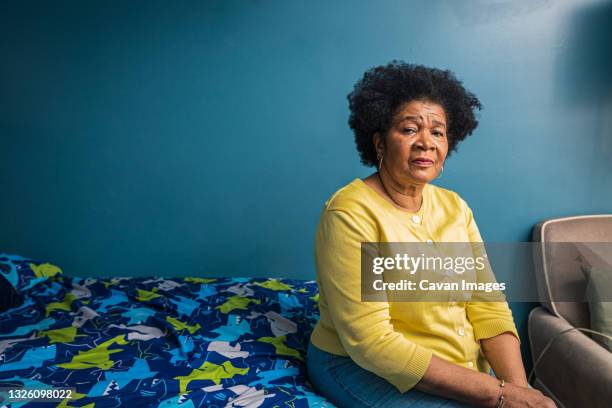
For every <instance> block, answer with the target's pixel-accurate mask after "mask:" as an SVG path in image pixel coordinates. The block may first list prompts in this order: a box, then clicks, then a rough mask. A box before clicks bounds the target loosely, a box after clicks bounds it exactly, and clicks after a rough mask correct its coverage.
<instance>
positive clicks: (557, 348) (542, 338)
mask: <svg viewBox="0 0 612 408" xmlns="http://www.w3.org/2000/svg"><path fill="white" fill-rule="evenodd" d="M570 328H572V325H570V324H569V323H568V322H567V321H566V320H565V319H562V318H560V317H558V316H555V315H553V314H551V313H550V312H548V311H547V310H546V309H544V308H542V307H536V308H535V309H533V310H532V311H531V313H530V314H529V342H530V345H531V353H532V356H533V361H534V363H535V362H536V361H537V360H538V358H539V357H540V355H541V354H542V350H543V349H544V347H546V345H547V344H548V342H549V341H550V340H551V339H552V338H553V337H555V336H556V335H557V334H559V333H561V332H562V331H564V330H567V329H570ZM535 376H536V378H537V382H536V383H535V384H534V386H535V387H536V388H539V389H540V390H541V391H542V392H543V393H545V394H547V395H548V396H550V397H551V398H553V399H556V400H558V401H560V402H561V403H562V404H563V405H564V406H565V407H566V408H573V407H593V408H597V407H601V408H605V407H609V406H610V405H609V404H610V401H612V353H610V352H609V351H608V350H606V349H604V348H603V347H602V346H600V345H599V344H598V343H596V342H595V341H594V340H593V339H591V338H590V337H588V336H586V335H585V334H584V333H582V332H579V331H577V330H574V331H571V332H568V333H564V334H562V335H560V336H559V337H557V338H556V339H555V340H554V341H553V343H552V345H551V346H550V347H549V349H548V350H547V351H546V353H545V355H544V357H542V359H541V360H540V362H539V363H538V364H537V366H536V371H535Z"/></svg>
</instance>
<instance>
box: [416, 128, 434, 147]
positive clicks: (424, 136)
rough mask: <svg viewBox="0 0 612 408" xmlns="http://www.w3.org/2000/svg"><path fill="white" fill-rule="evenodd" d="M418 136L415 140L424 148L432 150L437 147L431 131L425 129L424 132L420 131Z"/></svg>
mask: <svg viewBox="0 0 612 408" xmlns="http://www.w3.org/2000/svg"><path fill="white" fill-rule="evenodd" d="M418 136H419V137H418V139H417V140H416V142H415V144H416V146H417V147H419V148H421V149H424V150H430V149H434V148H435V145H434V143H433V136H432V134H431V133H430V132H429V131H427V130H423V131H422V132H419V135H418Z"/></svg>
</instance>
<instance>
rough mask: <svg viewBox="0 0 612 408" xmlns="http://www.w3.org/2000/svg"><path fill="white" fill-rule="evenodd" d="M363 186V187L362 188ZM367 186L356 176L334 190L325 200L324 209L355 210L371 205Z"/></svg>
mask: <svg viewBox="0 0 612 408" xmlns="http://www.w3.org/2000/svg"><path fill="white" fill-rule="evenodd" d="M364 187H365V188H364ZM367 188H369V187H367V186H366V185H365V183H364V181H363V180H361V179H359V178H356V179H354V180H353V181H351V182H350V183H348V184H346V185H344V186H342V187H340V188H339V189H338V190H336V191H335V192H334V193H333V194H332V195H331V196H330V197H329V198H328V199H327V200H326V201H325V210H327V211H344V212H349V213H352V212H355V211H359V210H361V209H364V208H367V207H370V206H371V202H370V201H371V199H370V197H369V196H368V193H369V192H368V191H367Z"/></svg>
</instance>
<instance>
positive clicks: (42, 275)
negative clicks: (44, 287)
mask: <svg viewBox="0 0 612 408" xmlns="http://www.w3.org/2000/svg"><path fill="white" fill-rule="evenodd" d="M59 273H62V270H61V269H60V268H58V267H57V266H55V265H52V264H50V263H47V262H43V261H39V260H35V259H30V258H24V257H22V256H19V255H8V254H4V253H3V254H0V276H2V277H3V278H4V279H5V280H6V281H7V282H8V283H9V284H10V285H11V286H12V287H13V288H15V290H16V292H17V293H24V292H25V291H27V290H29V289H30V288H32V287H33V286H35V285H37V284H39V283H41V282H44V281H46V280H47V279H49V278H51V277H53V276H55V275H57V274H59Z"/></svg>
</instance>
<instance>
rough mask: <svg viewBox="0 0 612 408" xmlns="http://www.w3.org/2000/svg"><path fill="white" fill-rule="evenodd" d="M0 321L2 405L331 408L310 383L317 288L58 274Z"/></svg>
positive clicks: (292, 283) (260, 281) (274, 282)
mask: <svg viewBox="0 0 612 408" xmlns="http://www.w3.org/2000/svg"><path fill="white" fill-rule="evenodd" d="M50 275H53V276H49V278H48V279H46V280H42V281H39V282H37V283H36V284H35V285H33V286H31V287H30V288H28V289H27V291H26V292H25V294H26V296H25V302H24V304H23V305H21V306H19V307H16V308H13V309H10V310H8V311H5V312H3V313H0V387H3V389H4V390H6V389H7V387H8V388H10V387H24V388H23V389H51V388H72V389H73V391H74V392H73V393H72V394H71V397H72V398H70V399H64V400H61V401H58V402H50V401H47V402H44V401H42V402H40V401H41V400H38V401H36V402H35V401H32V400H24V401H19V402H9V401H8V400H6V401H5V402H0V407H7V408H8V407H11V408H13V407H46V406H59V407H120V406H131V407H186V408H191V407H249V408H255V407H294V408H299V407H333V405H331V404H330V403H329V402H327V401H326V400H325V399H323V398H322V397H320V396H318V395H317V394H316V393H314V391H313V390H312V388H311V386H310V384H309V383H308V381H307V379H306V365H305V353H306V349H307V345H308V339H309V336H310V333H311V331H312V328H313V326H314V324H315V323H316V321H317V319H318V308H317V300H318V294H317V293H318V292H317V286H316V282H314V281H300V280H289V279H266V278H196V277H192V278H190V277H185V278H172V279H169V278H160V277H146V278H79V277H69V276H65V275H63V274H62V273H56V274H50Z"/></svg>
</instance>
